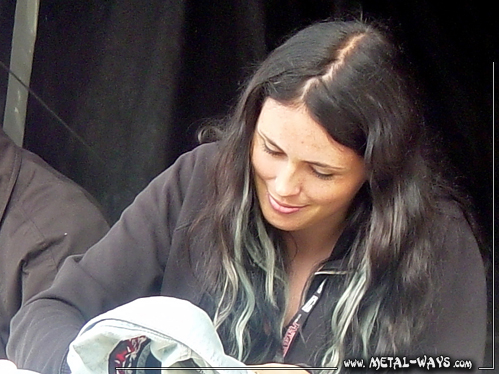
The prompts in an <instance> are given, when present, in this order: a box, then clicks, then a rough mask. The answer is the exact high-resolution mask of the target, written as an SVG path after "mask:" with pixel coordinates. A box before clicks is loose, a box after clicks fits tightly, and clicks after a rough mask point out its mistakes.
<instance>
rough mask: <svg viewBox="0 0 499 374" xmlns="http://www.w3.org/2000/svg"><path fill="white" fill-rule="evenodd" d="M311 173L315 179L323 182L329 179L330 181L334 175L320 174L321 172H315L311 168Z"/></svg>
mask: <svg viewBox="0 0 499 374" xmlns="http://www.w3.org/2000/svg"><path fill="white" fill-rule="evenodd" d="M312 173H314V175H315V176H316V177H317V178H320V179H324V180H329V179H331V178H333V177H334V174H331V173H321V172H318V171H317V170H315V169H314V168H312Z"/></svg>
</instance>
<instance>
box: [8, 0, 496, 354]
mask: <svg viewBox="0 0 499 374" xmlns="http://www.w3.org/2000/svg"><path fill="white" fill-rule="evenodd" d="M446 3H447V2H435V1H430V0H406V1H396V0H392V1H390V0H377V1H374V0H371V1H368V0H366V1H362V0H358V1H348V0H336V1H335V0H330V1H325V0H315V1H310V0H301V1H300V0H267V1H264V0H232V1H229V0H225V1H223V0H212V1H192V0H184V1H182V0H148V1H136V0H79V1H76V0H75V1H60V0H41V1H40V13H39V24H38V34H37V41H36V46H35V54H34V61H33V72H32V77H31V88H32V89H33V91H34V92H36V93H37V94H38V95H39V96H40V97H41V98H42V100H43V101H44V103H45V104H46V105H47V106H48V107H49V108H50V109H51V110H53V112H54V113H56V114H57V116H59V119H58V118H56V116H54V115H53V114H51V113H50V112H49V111H48V110H47V109H46V108H45V107H44V106H43V105H41V104H40V103H39V102H38V100H37V99H36V98H35V97H33V96H30V99H29V102H28V113H27V119H26V135H25V147H26V148H28V149H30V150H32V151H34V152H36V153H38V154H39V155H41V156H42V157H43V158H44V159H45V160H47V161H48V162H49V163H50V164H52V165H53V166H54V167H55V168H57V169H58V170H60V171H61V172H63V173H64V174H66V175H68V176H69V177H70V178H72V179H73V180H75V181H76V182H78V183H79V184H81V185H82V186H84V187H85V188H86V189H87V190H89V191H90V192H91V193H92V194H93V195H94V196H95V197H96V198H97V199H98V200H99V201H100V203H101V204H102V206H103V207H104V209H105V211H106V212H107V213H108V215H109V217H110V219H111V220H112V221H114V220H116V219H117V218H118V217H119V215H120V213H121V212H122V210H123V209H124V208H125V207H126V206H127V205H128V204H130V202H131V201H132V200H133V198H134V197H135V195H136V194H137V193H138V192H139V191H140V190H141V189H142V188H143V187H145V186H146V184H147V183H148V182H149V181H150V180H151V179H152V178H153V177H154V176H156V175H157V174H158V173H159V172H161V171H162V170H164V169H165V168H166V167H167V166H169V165H170V164H171V163H172V162H173V161H174V160H175V159H176V158H177V156H178V155H179V154H180V153H182V152H184V151H186V150H189V149H191V148H192V147H194V146H195V144H196V140H195V135H194V134H195V131H196V129H197V128H198V127H199V126H200V125H201V124H202V123H203V122H204V121H205V120H206V119H208V118H213V117H216V116H221V115H224V114H226V113H227V111H228V110H229V109H230V107H231V105H232V104H233V103H234V100H235V97H236V94H237V92H238V87H239V86H240V84H241V83H242V82H243V81H244V79H245V77H247V76H248V74H249V73H250V72H251V67H252V66H253V65H254V64H255V63H257V62H258V61H260V60H261V59H262V58H263V57H264V56H265V55H266V53H267V52H268V51H269V50H270V49H272V48H273V47H275V46H276V45H278V44H279V43H280V42H281V41H282V40H283V38H284V37H285V36H286V35H288V34H289V33H290V32H291V31H293V30H295V29H297V28H299V27H301V26H304V25H306V24H309V23H310V22H312V21H315V20H320V19H324V18H328V17H351V16H359V15H360V14H361V13H362V15H363V17H364V18H366V19H377V20H381V21H383V22H384V23H386V24H388V25H389V26H390V27H391V29H392V30H393V32H394V34H395V36H396V37H397V38H398V39H399V40H400V41H401V42H402V43H403V46H404V49H405V50H406V52H407V54H408V55H409V56H410V58H411V60H412V62H413V64H414V67H415V69H416V71H417V73H418V74H419V76H420V78H421V81H422V83H423V86H424V87H425V88H426V92H427V107H428V121H429V124H430V125H431V126H432V127H434V128H435V129H437V130H438V131H440V132H441V133H442V134H443V140H444V141H445V143H444V144H443V146H444V147H445V148H446V149H447V151H448V152H449V155H450V158H451V160H452V161H453V163H454V165H455V167H456V169H457V170H459V171H460V172H461V174H462V176H463V179H462V182H463V184H464V186H465V188H466V189H467V190H468V191H469V193H470V194H471V196H472V198H473V199H474V202H475V204H476V207H477V211H478V213H479V219H480V221H481V224H482V226H483V227H484V232H485V237H486V239H487V241H488V243H489V244H490V246H491V244H492V232H493V229H494V228H493V227H492V222H493V219H492V217H493V214H494V212H493V208H492V206H493V204H492V195H493V193H492V178H493V172H492V163H493V160H492V157H493V156H492V155H493V151H492V149H493V148H492V147H493V140H492V139H493V136H492V129H493V123H492V106H493V103H492V69H493V64H492V62H493V61H494V59H495V57H496V55H495V52H496V45H495V43H496V37H497V29H495V28H493V25H492V14H493V13H494V12H493V10H492V9H491V7H490V3H487V4H485V3H484V2H483V1H482V2H480V1H477V2H459V4H458V3H457V2H452V3H451V4H446ZM14 9H15V1H13V0H10V1H9V0H0V21H1V26H0V43H1V46H0V58H2V61H3V62H7V60H8V56H9V51H10V45H9V37H10V34H9V33H10V32H11V29H12V19H13V12H14ZM0 74H1V75H0V79H2V85H1V87H0V88H1V90H0V99H2V100H3V99H4V97H5V82H4V81H5V79H6V74H5V72H0ZM2 110H3V108H2ZM62 122H64V124H63V123H62ZM65 126H69V128H70V130H71V131H70V130H68V129H67V128H66V127H65ZM75 133H76V134H78V136H75V135H74V134H75ZM82 140H83V142H82ZM489 257H490V253H489ZM490 299H491V297H490ZM494 307H495V306H494ZM488 360H489V363H490V359H488Z"/></svg>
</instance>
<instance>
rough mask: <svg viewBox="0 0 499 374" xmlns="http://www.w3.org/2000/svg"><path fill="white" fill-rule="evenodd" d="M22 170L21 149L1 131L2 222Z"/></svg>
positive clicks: (0, 214) (0, 181)
mask: <svg viewBox="0 0 499 374" xmlns="http://www.w3.org/2000/svg"><path fill="white" fill-rule="evenodd" d="M20 168H21V149H20V148H19V147H18V146H16V145H15V144H14V142H13V141H12V140H10V138H9V137H8V136H7V134H6V133H5V132H4V131H3V130H2V129H0V220H2V219H3V216H4V214H5V209H6V208H7V204H8V203H9V200H10V197H11V196H12V191H13V190H14V185H15V183H16V180H17V176H18V175H19V169H20Z"/></svg>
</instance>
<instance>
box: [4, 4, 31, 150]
mask: <svg viewBox="0 0 499 374" xmlns="http://www.w3.org/2000/svg"><path fill="white" fill-rule="evenodd" d="M39 7H40V2H39V0H17V3H16V13H15V19H14V29H13V32H12V51H11V56H10V69H11V71H12V72H13V73H14V74H15V75H16V76H17V77H19V79H21V81H22V82H23V83H24V84H25V85H26V86H29V81H30V77H31V67H32V64H33V53H34V49H35V40H36V29H37V25H38V9H39ZM28 95H29V93H28V91H27V90H26V88H25V87H23V85H22V84H21V83H19V82H18V80H17V79H16V78H15V77H13V76H12V74H10V75H9V81H8V85H7V97H6V100H5V110H4V119H3V129H4V131H5V132H6V133H7V135H9V136H10V138H11V139H12V140H13V141H14V142H15V143H16V144H17V145H18V146H20V147H22V144H23V139H24V127H25V121H26V107H27V102H28Z"/></svg>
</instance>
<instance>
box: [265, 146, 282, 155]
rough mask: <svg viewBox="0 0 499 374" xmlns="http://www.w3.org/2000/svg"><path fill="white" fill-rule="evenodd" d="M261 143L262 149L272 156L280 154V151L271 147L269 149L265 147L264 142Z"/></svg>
mask: <svg viewBox="0 0 499 374" xmlns="http://www.w3.org/2000/svg"><path fill="white" fill-rule="evenodd" d="M262 145H263V151H264V152H266V153H268V154H269V155H272V156H279V155H281V154H282V152H280V151H275V150H273V149H270V148H269V147H267V145H266V144H265V143H264V144H262Z"/></svg>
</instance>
